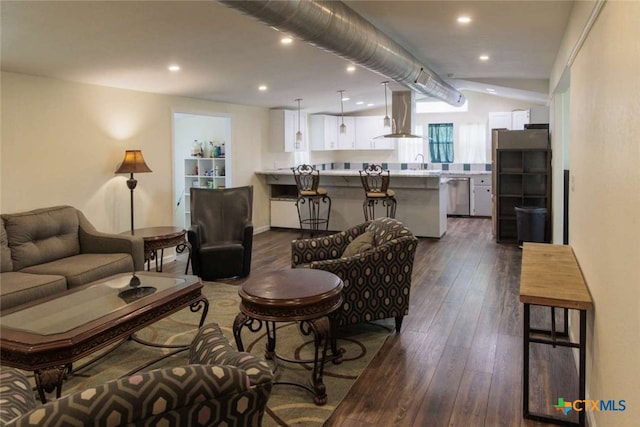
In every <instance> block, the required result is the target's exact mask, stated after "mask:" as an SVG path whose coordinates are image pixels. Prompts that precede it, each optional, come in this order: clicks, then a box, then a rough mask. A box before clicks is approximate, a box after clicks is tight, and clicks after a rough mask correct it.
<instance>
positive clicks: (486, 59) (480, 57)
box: [478, 55, 489, 61]
mask: <svg viewBox="0 0 640 427" xmlns="http://www.w3.org/2000/svg"><path fill="white" fill-rule="evenodd" d="M478 59H479V60H480V61H488V60H489V55H480V56H479V57H478Z"/></svg>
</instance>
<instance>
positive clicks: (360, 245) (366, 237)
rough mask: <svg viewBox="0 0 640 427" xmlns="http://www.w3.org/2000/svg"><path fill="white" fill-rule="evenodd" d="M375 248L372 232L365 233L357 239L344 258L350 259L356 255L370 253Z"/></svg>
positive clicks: (344, 254)
mask: <svg viewBox="0 0 640 427" xmlns="http://www.w3.org/2000/svg"><path fill="white" fill-rule="evenodd" d="M372 247H373V233H372V232H370V231H365V232H364V233H362V234H361V235H359V236H358V237H356V238H355V239H353V241H352V242H351V243H349V246H347V248H346V249H345V250H344V252H343V253H342V257H343V258H348V257H350V256H354V255H356V254H359V253H362V252H365V251H368V250H369V249H371V248H372Z"/></svg>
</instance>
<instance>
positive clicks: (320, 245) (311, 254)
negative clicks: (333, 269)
mask: <svg viewBox="0 0 640 427" xmlns="http://www.w3.org/2000/svg"><path fill="white" fill-rule="evenodd" d="M368 225H369V223H368V222H365V223H362V224H359V225H356V226H355V227H351V228H350V229H348V230H345V231H341V232H339V233H335V234H331V235H329V236H322V237H315V238H310V239H298V240H294V241H292V242H291V267H295V266H297V265H300V264H309V263H310V262H313V261H324V260H332V259H338V258H340V257H341V256H342V253H343V252H344V250H345V249H346V248H347V246H349V243H351V242H352V241H353V240H354V239H355V238H356V237H358V236H359V235H360V234H362V233H364V231H365V230H366V228H367V226H368Z"/></svg>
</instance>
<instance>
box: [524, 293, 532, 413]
mask: <svg viewBox="0 0 640 427" xmlns="http://www.w3.org/2000/svg"><path fill="white" fill-rule="evenodd" d="M530 321H531V306H530V304H525V305H524V321H523V322H522V323H523V325H524V331H523V334H522V335H523V337H524V339H523V340H522V341H523V348H522V354H523V358H522V415H523V416H524V417H525V418H527V417H528V416H529V329H530V326H531V325H530Z"/></svg>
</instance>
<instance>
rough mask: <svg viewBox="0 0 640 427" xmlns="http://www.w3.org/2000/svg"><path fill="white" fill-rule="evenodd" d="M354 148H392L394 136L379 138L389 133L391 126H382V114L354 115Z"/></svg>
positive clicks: (393, 146) (393, 147)
mask: <svg viewBox="0 0 640 427" xmlns="http://www.w3.org/2000/svg"><path fill="white" fill-rule="evenodd" d="M355 119H356V149H358V150H393V149H395V139H394V138H380V137H381V136H383V135H386V134H389V133H391V128H385V127H384V117H382V116H362V117H356V118H355Z"/></svg>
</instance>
